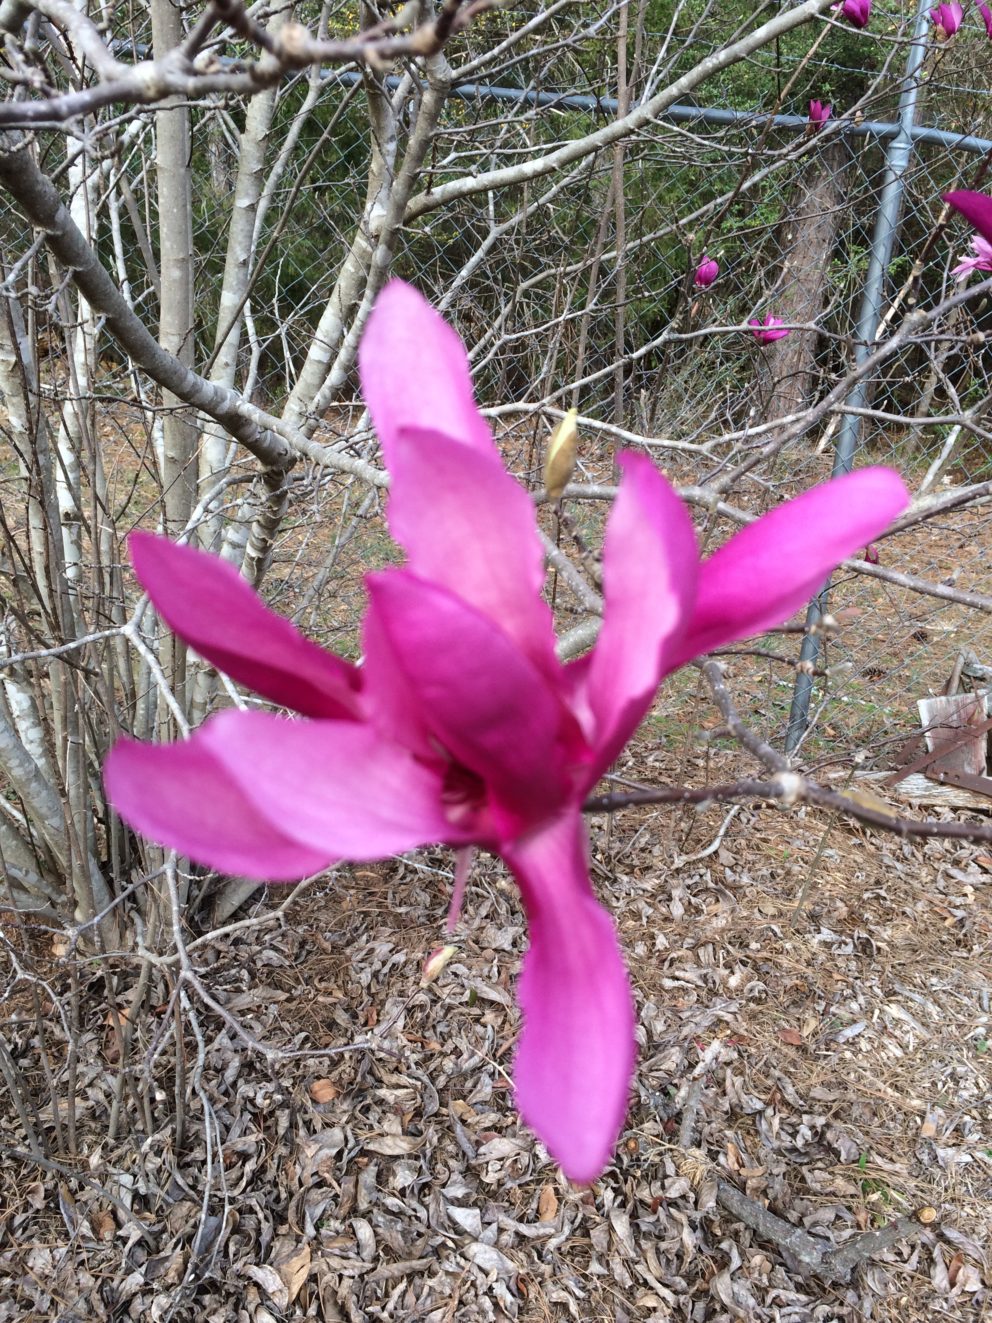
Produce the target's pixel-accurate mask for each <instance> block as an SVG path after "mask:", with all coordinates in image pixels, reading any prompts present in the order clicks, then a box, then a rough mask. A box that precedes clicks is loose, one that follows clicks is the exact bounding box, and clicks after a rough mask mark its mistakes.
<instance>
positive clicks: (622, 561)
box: [581, 454, 699, 779]
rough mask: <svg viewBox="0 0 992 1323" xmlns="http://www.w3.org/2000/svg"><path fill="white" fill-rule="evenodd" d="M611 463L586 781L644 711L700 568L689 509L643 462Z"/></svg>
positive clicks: (590, 679)
mask: <svg viewBox="0 0 992 1323" xmlns="http://www.w3.org/2000/svg"><path fill="white" fill-rule="evenodd" d="M618 463H619V464H620V466H621V468H622V469H623V475H624V476H623V481H622V483H621V484H620V491H619V493H618V495H617V498H616V501H615V502H614V504H613V509H612V511H611V512H610V517H609V521H608V523H607V526H606V536H605V539H604V543H603V599H604V605H603V628H602V630H601V631H600V635H599V639H598V641H597V643H596V647H595V649H594V650H593V652H592V655H591V658H590V660H589V661H588V663H586V665H587V667H588V669H587V672H586V681H585V686H584V688H585V702H586V703H587V705H588V708H589V711H590V714H591V718H592V733H591V736H590V738H591V740H592V742H593V744H594V747H595V751H596V758H595V767H594V768H593V769H592V779H595V778H596V777H597V776H599V775H601V773H602V772H603V771H604V770H605V769H606V768H607V767H609V765H610V763H612V762H613V761H614V759H615V758H616V757H617V755H618V754H619V752H620V750H621V749H622V748H623V746H624V745H625V744H626V742H627V740H628V739H629V738H630V736H631V735H632V734H633V732H634V730H635V728H636V727H637V725H638V723H639V722H640V720H641V718H642V717H643V716H644V713H645V712H646V711H647V709H648V708H649V707H650V705H651V701H652V699H653V698H654V693H655V690H656V689H657V687H658V682H659V680H660V679H661V676H662V674H663V672H664V670H665V668H666V662H667V657H668V651H669V649H670V647H671V646H672V640H673V639H675V638H677V636H678V635H679V633H680V632H681V630H682V628H683V627H684V624H685V622H686V621H687V620H688V619H689V616H690V613H691V611H692V605H693V601H694V598H695V591H696V572H697V566H698V562H699V553H698V550H697V547H696V534H695V532H694V530H693V527H692V520H691V519H690V518H689V514H688V511H687V510H686V508H685V506H684V505H683V503H682V502H681V501H680V500H679V498H678V496H676V494H675V492H674V491H673V490H672V488H671V487H670V486H669V484H668V483H667V482H666V481H665V479H664V478H663V477H662V475H661V474H660V473H659V472H658V470H657V469H656V468H655V466H654V465H653V464H652V463H651V461H650V460H649V459H648V458H647V456H645V455H635V454H624V455H621V456H620V457H619V460H618ZM581 660H583V661H584V659H581Z"/></svg>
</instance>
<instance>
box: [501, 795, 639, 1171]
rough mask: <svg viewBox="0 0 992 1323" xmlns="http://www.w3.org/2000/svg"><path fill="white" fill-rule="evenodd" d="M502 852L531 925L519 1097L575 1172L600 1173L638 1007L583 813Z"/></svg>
mask: <svg viewBox="0 0 992 1323" xmlns="http://www.w3.org/2000/svg"><path fill="white" fill-rule="evenodd" d="M502 853H503V857H504V858H505V859H506V862H507V864H508V865H509V866H510V868H511V869H512V870H513V873H514V875H515V876H516V878H517V881H518V883H519V885H520V891H521V894H522V896H523V900H524V906H525V908H526V911H527V918H528V922H529V925H530V949H529V950H528V951H527V954H526V955H525V956H524V961H523V968H522V971H521V974H520V983H519V994H518V995H519V999H520V1006H521V1009H522V1011H523V1029H522V1031H521V1034H520V1042H519V1045H518V1047H517V1055H516V1061H515V1065H514V1085H515V1089H516V1099H517V1106H518V1107H519V1108H520V1112H521V1115H522V1116H523V1118H524V1120H525V1121H526V1122H527V1124H528V1125H529V1126H530V1127H531V1128H532V1129H533V1130H534V1131H536V1132H537V1134H538V1135H539V1136H540V1138H541V1139H542V1140H543V1141H544V1143H545V1144H546V1145H547V1147H548V1151H549V1152H550V1153H551V1155H552V1156H553V1157H554V1158H555V1160H556V1161H557V1162H559V1163H560V1164H561V1168H562V1170H563V1171H564V1173H565V1175H566V1176H568V1177H569V1179H570V1180H573V1181H580V1182H588V1181H594V1180H596V1178H597V1177H598V1176H600V1175H601V1174H602V1172H603V1169H604V1168H605V1167H606V1165H607V1163H608V1162H609V1160H610V1156H611V1154H612V1152H613V1149H614V1147H615V1145H616V1142H617V1138H618V1136H619V1134H620V1130H621V1129H622V1127H623V1121H624V1117H625V1115H626V1113H627V1098H628V1091H629V1088H630V1079H631V1075H632V1073H633V1069H634V1055H635V1046H634V1006H633V999H632V997H631V991H630V982H629V980H628V977H627V971H626V969H625V967H624V963H623V959H622V957H621V955H620V950H619V947H618V945H617V934H616V929H615V927H614V924H613V920H612V919H611V918H610V916H609V915H608V914H607V913H606V911H605V910H604V909H603V908H602V906H601V905H600V904H599V903H598V901H597V900H596V898H595V896H594V895H593V893H592V888H591V887H590V885H589V875H588V872H587V868H586V858H585V829H584V825H583V822H582V819H581V817H580V816H579V814H578V813H574V814H573V813H569V814H567V815H565V816H563V817H560V818H557V819H555V820H554V821H552V822H551V823H549V824H548V825H547V826H545V827H543V828H541V829H540V830H539V831H537V832H535V833H534V834H533V835H531V836H529V837H526V838H524V839H523V840H521V841H518V842H516V843H514V844H513V845H512V846H510V847H509V848H505V849H504V850H503V852H502Z"/></svg>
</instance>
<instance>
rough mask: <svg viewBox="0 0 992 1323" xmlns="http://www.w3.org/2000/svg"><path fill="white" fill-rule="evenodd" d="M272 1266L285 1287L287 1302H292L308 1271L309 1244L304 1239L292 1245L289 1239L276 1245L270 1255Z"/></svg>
mask: <svg viewBox="0 0 992 1323" xmlns="http://www.w3.org/2000/svg"><path fill="white" fill-rule="evenodd" d="M272 1267H273V1268H275V1270H276V1272H277V1273H278V1274H279V1276H280V1278H281V1279H282V1284H283V1286H285V1288H286V1294H287V1297H288V1299H287V1302H286V1303H287V1304H290V1305H291V1304H292V1303H293V1301H294V1300H295V1299H296V1297H297V1296H298V1295H299V1293H300V1288H301V1287H302V1285H303V1283H304V1282H305V1281H306V1279H307V1275H308V1274H309V1272H310V1246H309V1245H308V1244H307V1243H306V1242H305V1241H304V1242H303V1244H302V1245H294V1244H293V1243H292V1242H291V1241H290V1242H288V1243H287V1244H285V1245H283V1246H277V1248H276V1250H275V1252H274V1254H273V1256H272Z"/></svg>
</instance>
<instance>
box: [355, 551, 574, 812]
mask: <svg viewBox="0 0 992 1323" xmlns="http://www.w3.org/2000/svg"><path fill="white" fill-rule="evenodd" d="M368 590H369V596H370V598H371V599H372V601H373V602H374V603H375V606H376V608H377V610H378V611H379V613H380V620H381V622H382V626H383V629H384V630H385V632H386V634H387V635H388V637H389V639H390V641H391V643H392V645H393V649H394V653H395V656H396V658H397V659H398V660H399V664H400V665H401V666H402V668H403V670H404V672H405V673H406V675H407V677H408V679H409V681H410V684H411V687H412V689H413V691H414V692H415V693H416V695H417V696H418V699H419V704H420V710H421V712H422V714H423V717H424V719H425V721H426V722H427V724H428V725H429V726H430V729H431V730H432V732H433V733H434V735H435V737H436V738H437V739H438V740H439V741H440V742H441V744H442V745H443V746H444V747H445V748H446V749H447V750H448V751H449V752H450V753H451V754H452V755H453V756H454V757H455V758H456V759H457V760H458V761H459V762H461V763H463V764H464V765H465V766H466V767H467V768H469V769H471V771H473V772H475V773H476V775H477V776H479V777H481V778H482V780H483V781H484V782H485V783H486V784H487V785H488V786H489V788H490V790H491V791H492V792H493V794H494V796H495V797H496V800H497V803H498V805H499V806H500V807H502V808H503V809H504V810H507V811H508V812H509V813H510V814H511V816H513V815H515V816H516V819H517V825H518V826H519V825H520V823H521V822H534V821H536V820H537V819H539V818H540V817H542V816H545V815H546V814H547V813H548V812H550V811H553V810H554V809H555V808H557V807H558V806H559V805H560V804H561V803H562V802H563V800H564V798H565V797H566V795H567V794H568V780H567V767H566V759H567V757H568V756H569V755H570V754H571V755H574V756H576V757H581V755H582V752H583V750H582V749H581V748H580V747H579V740H578V732H577V731H576V730H572V729H570V727H571V726H572V725H574V723H572V722H571V718H570V714H569V713H568V712H567V710H566V709H565V708H564V707H563V705H562V704H561V703H560V702H559V699H558V696H557V694H556V693H555V691H554V689H553V688H552V687H551V685H550V684H549V683H548V681H547V680H546V679H545V677H544V675H542V673H541V672H540V671H539V670H538V669H537V667H536V666H535V665H534V663H533V662H532V661H531V660H530V659H529V658H528V657H527V656H526V655H525V654H524V653H523V652H522V651H521V650H520V648H518V647H517V645H516V644H515V643H514V642H513V640H512V639H510V638H509V637H508V636H507V634H505V633H504V632H503V630H501V629H500V628H499V626H498V625H497V624H495V622H494V621H492V620H490V618H489V617H488V616H484V615H482V614H481V613H480V612H479V611H477V610H475V609H474V607H472V606H470V605H469V604H468V603H466V602H463V601H462V600H461V599H460V598H458V597H455V596H454V595H453V594H452V593H450V592H448V591H447V590H446V589H444V588H441V587H438V586H437V585H436V584H433V583H427V582H426V581H424V580H423V579H418V578H417V577H416V576H415V575H414V574H412V573H411V572H410V571H409V570H405V569H403V570H386V571H384V572H382V573H381V574H373V575H370V576H369V578H368ZM570 740H574V741H575V748H571V746H570ZM505 825H506V829H507V830H511V828H510V825H509V822H508V823H507V824H505Z"/></svg>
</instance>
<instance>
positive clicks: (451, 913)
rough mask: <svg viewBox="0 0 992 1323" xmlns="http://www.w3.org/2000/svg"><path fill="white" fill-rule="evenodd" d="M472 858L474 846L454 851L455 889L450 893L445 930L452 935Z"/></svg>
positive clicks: (460, 907)
mask: <svg viewBox="0 0 992 1323" xmlns="http://www.w3.org/2000/svg"><path fill="white" fill-rule="evenodd" d="M474 858H475V846H474V845H463V846H462V848H461V849H460V850H456V851H455V887H454V890H453V891H452V893H451V905H450V906H449V908H448V925H447V930H448V932H449V933H453V932H454V931H455V928H456V926H457V924H458V919H459V916H460V915H461V912H462V901H463V900H464V899H465V884H466V883H467V882H468V875H469V872H470V871H471V868H472V860H473V859H474Z"/></svg>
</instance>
